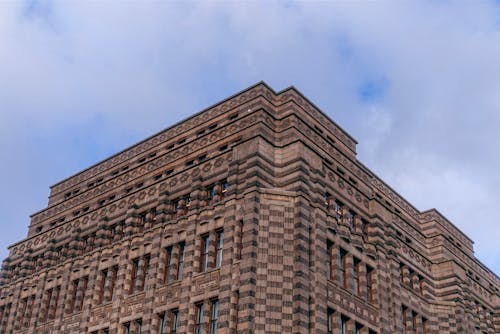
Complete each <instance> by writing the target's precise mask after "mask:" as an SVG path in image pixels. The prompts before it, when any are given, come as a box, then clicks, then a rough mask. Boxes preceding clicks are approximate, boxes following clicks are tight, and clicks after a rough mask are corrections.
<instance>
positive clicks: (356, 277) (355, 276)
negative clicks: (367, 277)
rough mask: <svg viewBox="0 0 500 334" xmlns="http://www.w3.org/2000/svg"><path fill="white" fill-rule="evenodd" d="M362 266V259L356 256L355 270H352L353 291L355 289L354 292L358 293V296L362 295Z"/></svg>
mask: <svg viewBox="0 0 500 334" xmlns="http://www.w3.org/2000/svg"><path fill="white" fill-rule="evenodd" d="M360 266H361V261H360V260H359V259H357V258H354V261H353V268H352V269H353V271H352V275H353V280H352V281H353V291H354V294H355V295H357V296H360V295H361V287H360V284H359V268H360Z"/></svg>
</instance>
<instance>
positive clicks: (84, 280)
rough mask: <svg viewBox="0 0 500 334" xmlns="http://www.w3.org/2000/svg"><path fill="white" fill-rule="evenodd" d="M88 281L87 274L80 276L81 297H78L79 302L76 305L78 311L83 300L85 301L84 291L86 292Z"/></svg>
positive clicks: (81, 308)
mask: <svg viewBox="0 0 500 334" xmlns="http://www.w3.org/2000/svg"><path fill="white" fill-rule="evenodd" d="M88 282H89V278H88V276H86V277H84V278H82V282H81V285H82V287H81V298H80V301H79V302H80V304H79V305H78V311H81V310H83V302H84V301H85V293H86V292H87V284H88Z"/></svg>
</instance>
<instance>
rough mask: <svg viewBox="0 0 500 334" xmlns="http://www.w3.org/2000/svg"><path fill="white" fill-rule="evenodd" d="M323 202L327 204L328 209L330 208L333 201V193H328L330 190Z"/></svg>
mask: <svg viewBox="0 0 500 334" xmlns="http://www.w3.org/2000/svg"><path fill="white" fill-rule="evenodd" d="M323 203H324V204H325V207H326V208H327V209H328V208H330V205H331V203H332V195H330V193H328V192H326V193H325V195H324V202H323Z"/></svg>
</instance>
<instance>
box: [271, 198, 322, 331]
mask: <svg viewBox="0 0 500 334" xmlns="http://www.w3.org/2000/svg"><path fill="white" fill-rule="evenodd" d="M293 194H295V193H293ZM290 195H291V194H290ZM288 200H289V202H287V203H286V207H285V208H284V213H283V223H284V228H283V250H284V251H283V257H284V261H285V262H284V264H285V266H284V268H283V276H284V277H283V278H284V282H283V285H284V288H285V287H287V288H292V289H293V293H292V294H293V297H292V300H293V302H292V304H293V308H289V307H286V306H287V304H288V301H287V300H285V299H283V304H282V305H283V317H284V318H285V319H286V318H287V317H289V316H292V323H291V324H290V323H289V321H286V320H285V319H283V326H282V327H281V330H282V332H284V333H286V332H289V328H290V327H289V326H290V325H292V332H293V333H308V332H309V326H310V324H311V321H310V318H309V317H310V315H311V314H310V309H309V301H310V299H311V298H312V296H311V291H310V286H311V275H310V267H311V265H312V263H311V261H312V258H313V257H312V256H310V252H311V249H310V248H311V244H310V241H311V236H310V233H311V230H312V227H311V225H310V224H311V220H312V219H311V214H312V213H311V210H310V209H309V205H308V204H309V203H308V202H307V201H306V199H305V198H303V197H296V198H293V197H291V196H290V197H289V198H288ZM287 245H293V247H287ZM325 249H326V247H325ZM287 260H288V261H287ZM290 260H291V261H290ZM323 268H324V266H323ZM287 279H288V280H290V282H285V280H287ZM292 282H293V283H292ZM311 325H312V324H311Z"/></svg>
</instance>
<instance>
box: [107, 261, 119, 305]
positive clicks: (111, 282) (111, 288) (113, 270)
mask: <svg viewBox="0 0 500 334" xmlns="http://www.w3.org/2000/svg"><path fill="white" fill-rule="evenodd" d="M117 276H118V266H114V267H113V268H111V277H110V279H109V296H108V298H107V301H112V300H113V299H114V297H115V284H116V277H117Z"/></svg>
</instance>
